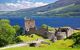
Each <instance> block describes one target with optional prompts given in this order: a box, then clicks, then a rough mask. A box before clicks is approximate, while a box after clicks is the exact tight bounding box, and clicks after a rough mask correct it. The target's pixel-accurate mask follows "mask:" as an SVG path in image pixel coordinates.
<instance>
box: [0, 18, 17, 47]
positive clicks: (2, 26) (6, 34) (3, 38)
mask: <svg viewBox="0 0 80 50" xmlns="http://www.w3.org/2000/svg"><path fill="white" fill-rule="evenodd" d="M9 22H10V21H9V20H6V19H1V20H0V44H2V46H4V45H7V44H12V43H14V42H15V41H14V40H15V34H16V31H15V29H14V28H13V27H12V26H11V25H10V23H9Z"/></svg>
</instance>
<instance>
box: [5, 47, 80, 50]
mask: <svg viewBox="0 0 80 50" xmlns="http://www.w3.org/2000/svg"><path fill="white" fill-rule="evenodd" d="M5 50H80V48H52V47H26V46H24V47H17V48H10V49H5Z"/></svg>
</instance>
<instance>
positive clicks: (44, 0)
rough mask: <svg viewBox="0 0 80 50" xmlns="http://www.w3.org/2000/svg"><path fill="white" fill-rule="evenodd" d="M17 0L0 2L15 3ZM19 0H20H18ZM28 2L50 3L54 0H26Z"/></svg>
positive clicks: (2, 1)
mask: <svg viewBox="0 0 80 50" xmlns="http://www.w3.org/2000/svg"><path fill="white" fill-rule="evenodd" d="M17 1H18V0H0V3H8V2H9V3H16V2H17ZM20 1H21V0H20ZM26 1H30V2H47V3H52V2H55V1H56V0H26Z"/></svg>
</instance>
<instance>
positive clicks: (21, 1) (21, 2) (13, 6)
mask: <svg viewBox="0 0 80 50" xmlns="http://www.w3.org/2000/svg"><path fill="white" fill-rule="evenodd" d="M55 1H57V0H0V11H15V10H20V9H27V8H34V7H40V6H45V5H48V4H50V3H53V2H55Z"/></svg>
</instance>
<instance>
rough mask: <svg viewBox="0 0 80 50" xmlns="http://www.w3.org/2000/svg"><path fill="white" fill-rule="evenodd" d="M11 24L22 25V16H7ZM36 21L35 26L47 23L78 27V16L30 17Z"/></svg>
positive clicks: (54, 25) (53, 25)
mask: <svg viewBox="0 0 80 50" xmlns="http://www.w3.org/2000/svg"><path fill="white" fill-rule="evenodd" d="M7 19H9V20H10V24H11V25H15V24H18V25H20V26H22V27H24V18H20V17H19V18H7ZM32 19H34V20H35V21H36V26H37V27H40V26H41V25H42V24H47V25H49V26H52V27H62V26H70V27H72V28H80V17H32Z"/></svg>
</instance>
